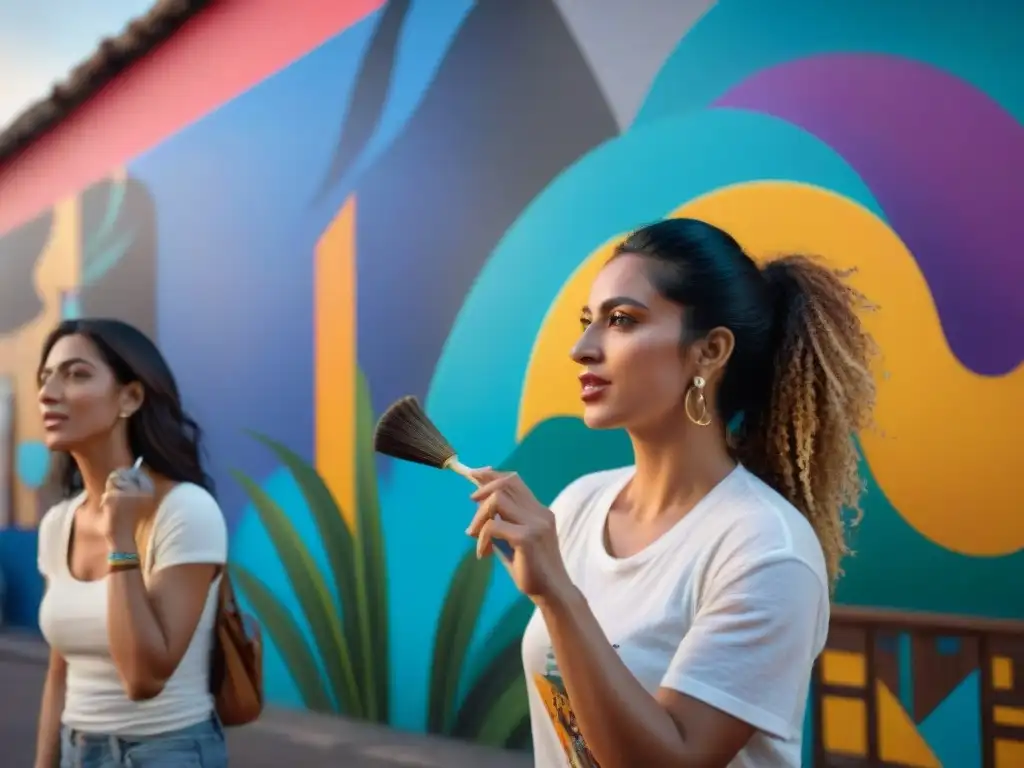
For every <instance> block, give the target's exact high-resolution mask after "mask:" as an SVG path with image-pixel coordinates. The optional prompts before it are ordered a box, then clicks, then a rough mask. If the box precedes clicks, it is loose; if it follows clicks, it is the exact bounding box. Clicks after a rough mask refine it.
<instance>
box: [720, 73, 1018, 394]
mask: <svg viewBox="0 0 1024 768" xmlns="http://www.w3.org/2000/svg"><path fill="white" fill-rule="evenodd" d="M716 106H723V107H734V108H742V109H749V110H753V111H757V112H761V113H765V114H770V115H774V116H776V117H779V118H782V119H784V120H786V121H788V122H790V123H793V124H794V125H797V126H800V127H801V128H803V129H804V130H806V131H808V132H809V133H811V134H813V135H814V136H816V137H817V138H819V139H820V140H822V141H824V142H825V143H826V144H828V145H829V146H831V147H832V148H833V149H834V150H835V151H836V152H838V153H839V154H840V155H842V156H843V157H844V158H845V159H846V161H847V162H848V163H849V164H850V166H851V167H852V168H853V169H854V170H855V171H857V173H859V174H860V176H861V178H862V179H864V182H865V183H866V184H867V185H868V187H869V188H870V189H871V191H872V192H873V193H874V195H875V197H876V199H877V200H878V202H879V204H880V205H881V206H882V209H883V210H884V211H885V215H886V217H887V219H888V220H889V223H890V225H891V226H892V228H893V229H894V230H895V231H896V232H898V233H899V235H900V237H901V238H902V239H903V241H904V243H906V245H907V246H908V247H909V248H910V250H911V252H912V253H913V254H914V256H915V258H916V259H917V262H918V264H919V266H920V268H921V271H922V273H923V274H924V276H925V279H926V280H927V281H928V285H929V287H930V289H931V292H932V295H933V297H934V299H935V303H936V306H937V307H938V310H939V317H940V318H941V322H942V326H943V331H944V333H945V335H946V338H947V340H948V342H949V345H950V348H951V349H952V350H953V352H954V354H956V355H957V357H958V358H959V359H960V360H961V362H962V363H963V364H964V365H965V366H967V367H968V368H970V369H972V370H974V371H976V372H978V373H981V374H988V375H999V374H1004V373H1008V372H1009V371H1012V370H1013V369H1014V368H1016V367H1017V365H1018V364H1020V362H1021V361H1022V359H1024V295H1022V294H1024V257H1022V256H1021V253H1022V251H1021V249H1022V247H1024V127H1022V126H1021V125H1020V124H1019V123H1018V122H1016V121H1015V120H1014V119H1013V117H1011V116H1010V115H1009V114H1008V113H1007V112H1006V111H1005V110H1003V109H1002V108H1001V107H1000V106H999V105H998V104H997V103H995V102H994V101H992V100H991V99H990V98H989V97H988V96H986V95H985V94H984V93H982V92H981V91H979V90H977V89H976V88H974V87H972V86H971V85H970V84H968V83H966V82H964V81H963V80H960V79H958V78H956V77H953V76H952V75H949V74H948V73H945V72H942V71H940V70H938V69H935V68H933V67H930V66H927V65H924V64H920V63H918V62H914V61H910V60H907V59H902V58H898V57H894V56H883V55H854V54H834V55H826V56H816V57H813V58H808V59H801V60H797V61H793V62H788V63H786V64H783V65H780V66H777V67H773V68H771V69H766V70H764V71H761V72H758V73H757V74H755V75H753V76H751V77H750V78H748V79H747V80H745V81H743V82H742V83H740V84H739V85H738V86H736V87H735V88H733V89H732V90H730V91H729V92H727V93H726V94H724V95H723V96H722V97H721V98H720V99H719V100H718V101H717V102H716Z"/></svg>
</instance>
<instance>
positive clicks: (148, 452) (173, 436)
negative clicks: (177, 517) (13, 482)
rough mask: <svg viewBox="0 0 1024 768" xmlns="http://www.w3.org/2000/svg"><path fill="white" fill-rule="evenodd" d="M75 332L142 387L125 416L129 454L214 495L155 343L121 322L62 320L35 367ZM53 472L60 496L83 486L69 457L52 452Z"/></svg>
mask: <svg viewBox="0 0 1024 768" xmlns="http://www.w3.org/2000/svg"><path fill="white" fill-rule="evenodd" d="M75 335H77V336H83V337H85V338H87V339H88V340H89V341H91V342H92V343H93V344H94V345H95V346H96V348H97V350H99V353H100V355H101V357H102V358H103V360H104V362H105V363H106V364H107V365H108V366H110V369H111V371H113V374H114V378H115V379H116V380H117V381H118V383H120V384H122V385H126V384H131V383H134V382H138V383H139V384H141V385H142V389H143V393H144V394H143V400H142V404H141V405H140V407H139V409H138V410H137V411H136V412H135V413H133V414H132V415H131V416H130V417H129V419H128V445H129V448H130V449H131V452H132V455H133V456H135V457H142V460H143V461H144V462H145V465H146V466H147V467H148V468H149V469H151V470H153V471H154V472H156V473H158V474H160V475H163V476H164V477H167V478H168V479H170V480H173V481H175V482H188V483H195V484H196V485H199V486H202V487H203V488H205V489H206V490H207V491H209V492H210V493H213V492H214V484H213V480H212V478H211V477H210V476H209V475H208V474H207V473H206V471H205V470H204V468H203V462H202V430H201V429H200V427H199V425H198V424H197V423H196V422H195V421H194V420H193V419H192V418H191V417H190V416H189V415H188V414H187V413H186V412H185V410H184V408H183V407H182V403H181V394H180V392H179V390H178V384H177V382H176V381H175V379H174V374H173V373H172V372H171V369H170V366H169V365H168V364H167V361H166V360H165V359H164V357H163V355H162V354H161V353H160V350H159V349H158V348H157V346H156V344H154V343H153V341H152V340H151V339H150V338H149V337H148V336H146V335H145V334H144V333H142V331H140V330H139V329H137V328H135V327H134V326H132V325H129V324H128V323H125V322H123V321H121V320H113V319H107V318H85V319H79V320H65V321H63V322H62V323H61V324H60V325H58V326H57V327H56V328H55V329H54V330H53V331H51V332H50V334H49V336H47V338H46V341H45V342H44V343H43V350H42V355H41V357H40V362H39V370H40V371H41V370H42V367H43V366H44V365H45V364H46V359H47V357H48V356H49V354H50V350H52V349H53V346H54V344H56V343H57V342H58V341H59V340H60V339H62V338H64V337H65V336H75ZM53 475H54V478H55V480H56V482H57V484H58V485H59V487H60V491H61V493H62V495H63V496H64V497H65V498H69V497H71V496H73V495H74V494H76V493H78V492H79V491H81V490H82V476H81V474H80V473H79V471H78V466H77V465H76V463H75V461H74V459H73V458H72V457H71V456H70V455H68V454H66V453H61V454H58V455H57V457H56V460H55V462H54V465H53Z"/></svg>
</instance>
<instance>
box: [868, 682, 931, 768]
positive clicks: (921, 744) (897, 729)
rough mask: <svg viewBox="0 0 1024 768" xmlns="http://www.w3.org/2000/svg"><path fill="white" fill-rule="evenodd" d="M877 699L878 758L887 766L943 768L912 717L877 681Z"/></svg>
mask: <svg viewBox="0 0 1024 768" xmlns="http://www.w3.org/2000/svg"><path fill="white" fill-rule="evenodd" d="M875 695H876V696H877V697H878V755H879V757H880V758H881V759H882V760H883V761H884V762H887V763H897V764H899V765H906V766H913V767H914V768H942V764H941V763H940V762H939V759H938V758H937V757H935V754H934V753H933V752H932V750H931V747H929V746H928V743H927V742H926V741H925V740H924V737H922V736H921V734H920V733H919V732H918V730H917V726H915V725H914V721H913V720H911V719H910V715H908V714H907V713H906V710H904V709H903V707H902V706H901V705H900V703H899V701H897V700H896V697H895V696H893V695H892V693H890V692H889V689H888V688H886V687H885V685H883V684H882V683H881V682H877V681H876V683H875Z"/></svg>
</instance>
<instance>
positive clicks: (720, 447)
mask: <svg viewBox="0 0 1024 768" xmlns="http://www.w3.org/2000/svg"><path fill="white" fill-rule="evenodd" d="M630 439H631V440H632V442H633V455H634V457H635V461H636V473H635V475H634V476H633V480H632V482H631V483H630V484H629V488H628V489H627V491H626V499H627V501H628V504H629V506H630V508H631V514H632V516H633V517H635V518H637V519H638V520H651V519H654V518H656V517H659V516H660V515H662V514H663V513H672V512H675V513H678V512H680V511H682V513H683V514H685V512H688V511H689V510H690V509H691V508H692V507H693V506H694V505H695V504H696V503H697V502H698V501H700V500H701V499H702V498H704V496H706V495H707V494H708V493H709V492H710V491H711V489H712V488H714V487H715V486H716V485H718V484H719V483H720V482H721V481H722V480H724V479H725V477H726V476H728V474H729V473H730V472H732V470H733V469H735V467H736V460H735V459H733V457H732V456H731V455H730V454H729V450H728V447H727V444H726V439H725V429H724V428H722V427H719V426H718V425H717V424H711V425H708V426H706V427H701V426H697V425H695V424H692V423H691V422H689V421H682V423H680V422H679V421H674V420H673V421H672V423H671V424H670V425H669V426H668V427H665V428H660V429H658V430H657V431H656V432H654V433H651V434H644V435H638V434H632V433H631V434H630Z"/></svg>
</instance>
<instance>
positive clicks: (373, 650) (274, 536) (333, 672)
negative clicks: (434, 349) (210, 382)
mask: <svg viewBox="0 0 1024 768" xmlns="http://www.w3.org/2000/svg"><path fill="white" fill-rule="evenodd" d="M373 424H374V418H373V410H372V407H371V405H370V398H369V388H368V387H367V385H366V381H365V379H364V378H363V377H362V376H361V375H360V376H359V379H358V387H357V391H356V424H355V425H354V427H355V441H356V446H355V448H356V450H355V455H356V466H355V467H354V471H355V473H356V507H357V508H356V510H355V515H354V519H355V525H354V530H353V529H350V528H349V524H348V523H347V522H346V517H345V515H344V514H343V511H342V509H341V507H340V505H339V504H338V501H337V499H336V498H335V497H334V495H333V494H332V493H331V491H330V489H329V488H328V486H327V484H326V483H325V482H324V479H323V478H322V477H321V476H320V475H319V474H318V473H317V471H316V470H315V469H314V468H313V467H312V466H311V465H310V464H309V463H308V462H307V461H305V460H304V459H303V458H302V457H301V456H299V455H298V454H297V453H295V452H294V451H292V450H291V449H290V448H288V447H287V446H285V445H283V444H281V443H279V442H277V441H276V440H273V439H271V438H269V437H267V436H265V435H260V434H257V433H251V434H252V435H253V437H254V438H255V439H256V440H258V441H259V442H261V443H263V444H264V445H265V446H267V448H269V449H270V450H271V451H273V453H274V455H275V456H276V457H277V459H278V460H279V461H280V462H281V463H282V464H283V465H284V466H285V467H286V468H287V469H288V471H289V472H290V473H291V475H292V478H293V479H294V480H295V483H296V485H297V486H298V487H299V490H300V492H301V493H302V496H303V498H304V499H305V501H306V506H307V508H308V509H309V513H310V516H311V517H312V519H313V522H314V524H315V526H316V529H317V534H318V536H319V538H320V540H321V542H322V544H323V549H324V552H325V554H326V555H327V565H328V569H329V571H330V573H329V574H327V575H326V576H325V575H324V574H323V573H321V571H320V569H319V568H318V567H317V565H316V562H315V560H314V558H313V556H312V554H311V552H310V547H309V545H308V544H307V543H306V542H304V541H303V540H302V539H301V537H300V536H299V534H298V532H297V531H296V530H295V527H294V526H293V525H292V523H291V521H290V520H289V519H288V517H287V515H286V514H285V512H284V511H283V510H281V508H280V506H279V505H278V504H277V503H276V502H274V500H273V499H271V498H270V497H269V495H268V494H267V493H266V491H264V490H263V489H262V488H260V487H259V486H258V485H257V484H256V483H255V482H253V481H252V480H251V479H249V478H248V477H246V476H245V475H242V474H240V473H235V477H236V478H237V479H238V481H239V482H240V483H241V484H242V486H243V487H244V488H245V490H246V493H247V494H248V495H249V498H250V500H251V501H252V503H253V506H254V508H255V509H256V513H257V515H258V516H259V518H260V520H261V522H262V523H263V527H264V528H265V529H266V531H267V535H268V536H269V537H270V540H271V542H272V543H273V545H274V549H275V551H276V552H277V555H278V557H279V558H280V560H281V564H282V566H284V570H285V573H286V575H287V576H288V580H289V582H290V583H291V585H292V587H293V589H294V590H295V594H296V596H297V597H298V600H299V606H300V608H301V610H302V612H303V615H304V617H305V619H306V621H307V623H308V624H309V627H310V630H311V634H312V636H313V645H314V646H315V648H316V654H317V656H318V661H319V664H320V666H322V668H323V669H324V671H325V672H326V675H327V680H328V682H329V687H330V691H331V693H332V694H333V698H334V701H335V704H336V711H340V712H342V713H344V714H346V715H349V716H352V717H360V718H365V719H368V720H373V721H375V722H382V723H386V722H388V719H389V714H390V708H389V685H390V665H389V662H390V659H389V655H388V654H389V651H388V646H389V643H388V623H387V614H388V593H387V562H386V557H385V552H384V534H383V530H382V527H381V523H380V504H379V501H378V498H377V474H376V465H375V463H374V454H373V434H372V433H373ZM328 580H331V581H333V583H334V586H335V589H336V591H337V595H338V600H337V602H335V600H334V599H333V596H332V594H331V592H330V590H329V589H328V586H327V585H328ZM247 584H248V585H249V586H247ZM239 586H240V587H241V588H242V590H243V592H244V593H245V594H246V596H247V597H249V598H250V603H251V604H252V606H253V609H254V611H255V613H256V614H257V617H258V618H259V619H260V621H261V623H262V624H263V625H264V626H265V627H266V628H267V631H268V634H269V635H270V636H271V638H272V639H274V642H275V645H277V642H278V641H277V639H276V638H277V637H278V636H281V637H282V638H283V639H284V640H287V641H289V642H292V643H293V644H294V642H293V641H294V638H291V635H290V632H289V630H288V629H287V628H283V623H282V622H283V621H284V619H283V618H282V614H281V611H276V610H275V609H274V606H273V605H272V604H270V603H269V602H268V601H267V600H266V599H265V598H266V597H267V596H268V595H269V592H266V588H265V587H264V588H263V591H264V592H266V594H257V593H258V592H259V589H260V587H261V586H262V585H261V584H256V585H252V584H251V583H249V582H248V581H247V582H246V583H240V584H239ZM249 587H252V589H250V588H249ZM271 597H272V596H271ZM285 616H287V612H285ZM287 618H288V619H289V620H290V617H287ZM296 626H297V625H296ZM300 636H301V634H300ZM282 653H283V652H282ZM304 669H305V667H302V666H301V665H297V666H294V665H292V664H289V671H290V672H291V673H292V675H293V676H294V675H296V674H297V671H296V670H298V671H299V672H301V671H302V670H304ZM296 683H297V684H298V680H297V679H296ZM301 690H302V688H301V686H300V691H301ZM311 695H312V694H311ZM303 697H304V698H305V697H306V693H303ZM310 707H311V708H314V707H313V705H312V704H310Z"/></svg>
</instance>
